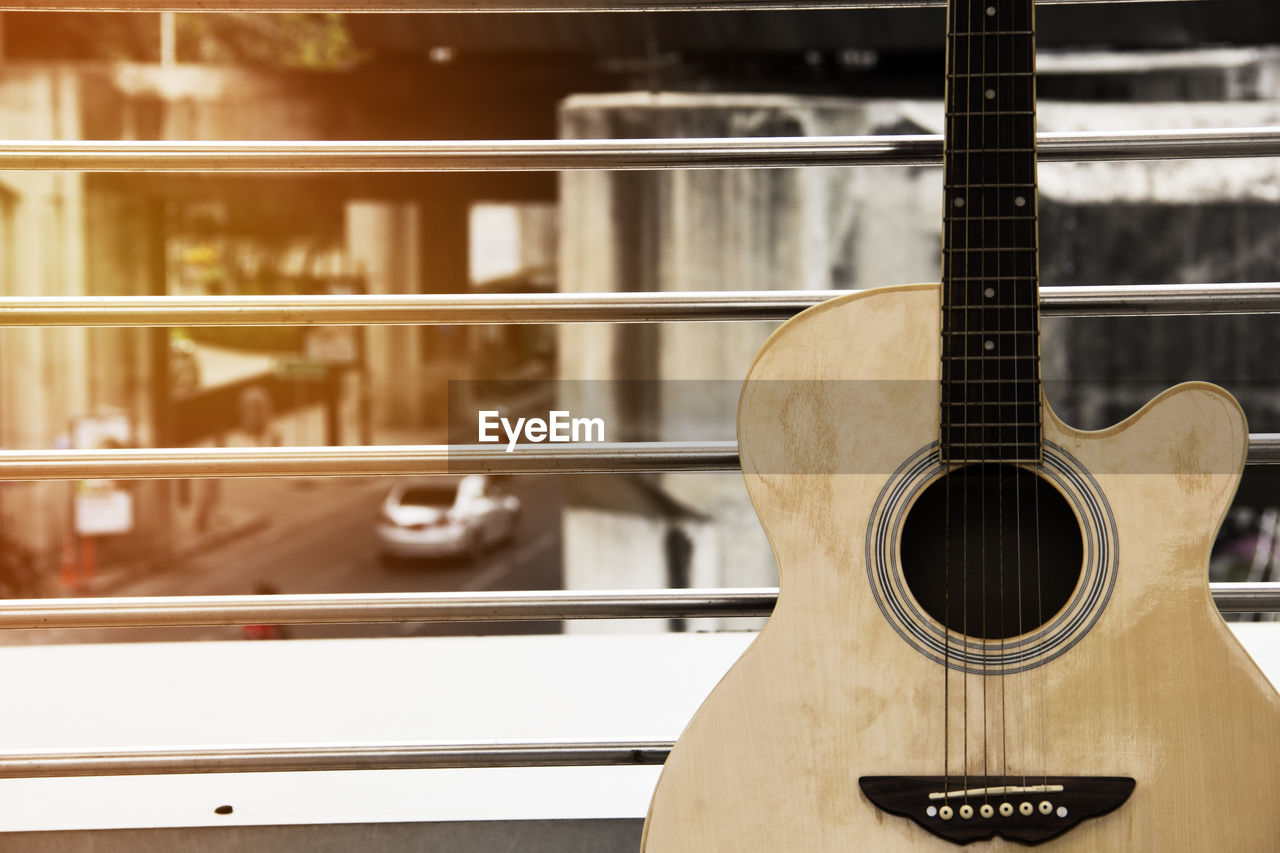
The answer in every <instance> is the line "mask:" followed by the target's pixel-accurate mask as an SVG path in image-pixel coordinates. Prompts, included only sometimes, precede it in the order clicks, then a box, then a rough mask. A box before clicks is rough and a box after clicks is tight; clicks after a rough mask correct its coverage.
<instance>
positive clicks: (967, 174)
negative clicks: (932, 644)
mask: <svg viewBox="0 0 1280 853" xmlns="http://www.w3.org/2000/svg"><path fill="white" fill-rule="evenodd" d="M955 7H956V8H955V16H956V17H955V32H957V33H958V32H959V27H960V3H959V2H957V3H956V4H955ZM958 44H959V36H954V37H953V43H952V47H953V48H954V47H956V46H957V45H958ZM965 62H966V64H970V65H971V64H972V62H973V55H972V52H971V51H970V50H969V45H968V44H967V43H966V45H965ZM966 100H968V99H967V97H966ZM953 106H955V104H953ZM956 112H957V115H956V116H955V119H954V128H955V129H956V130H957V131H958V130H959V128H960V125H961V122H962V117H961V116H960V115H959V112H960V111H959V110H957V111H956ZM965 130H966V135H965V140H964V157H963V160H964V182H963V184H962V186H963V187H964V188H965V189H966V190H968V189H970V186H969V185H970V183H971V178H972V177H973V175H972V173H971V165H972V164H971V163H970V161H969V157H970V154H971V148H972V147H973V146H971V145H970V144H969V138H968V134H967V131H968V127H966V128H965ZM958 135H959V134H958V133H957V136H958ZM959 197H960V198H964V197H965V196H964V195H961V196H959ZM962 221H963V222H964V225H962V226H961V227H962V228H963V229H964V245H965V246H968V245H969V222H970V221H971V219H970V216H969V212H968V211H965V214H964V218H963V220H962ZM953 246H954V240H953ZM955 255H956V253H954V252H953V253H952V254H951V258H952V266H953V269H952V272H955V270H954V264H955ZM964 258H965V264H968V263H970V261H969V255H968V253H966V254H965V255H964ZM967 274H968V271H967V267H966V275H967ZM967 286H968V285H967V284H966V287H967ZM968 302H969V300H968V293H967V291H965V292H964V293H963V304H962V305H961V311H963V312H964V314H963V317H964V326H965V329H966V330H967V329H968V326H969V310H968ZM962 340H963V343H962V345H961V349H960V363H961V369H962V370H963V374H962V375H963V377H964V379H965V380H967V379H968V378H969V346H968V343H969V342H968V336H962ZM962 387H963V388H964V390H965V391H966V392H967V391H968V387H967V382H962ZM965 399H968V394H967V393H966V394H965ZM968 435H969V430H968V426H967V419H966V427H965V431H964V436H965V438H966V439H967V438H968ZM965 456H966V457H967V456H968V452H967V451H965ZM968 478H969V466H968V465H962V466H961V468H960V495H961V500H962V507H963V509H962V513H961V514H962V519H961V530H960V549H961V550H960V574H961V578H960V614H961V634H962V635H963V636H964V638H965V639H964V644H965V655H964V656H962V657H961V666H962V671H963V681H964V696H963V699H964V788H963V790H964V791H965V794H964V803H965V805H968V803H969V794H968V791H969V667H968V663H967V660H966V658H967V653H968V643H969V639H968V638H969V488H968Z"/></svg>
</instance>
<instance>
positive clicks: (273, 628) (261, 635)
mask: <svg viewBox="0 0 1280 853" xmlns="http://www.w3.org/2000/svg"><path fill="white" fill-rule="evenodd" d="M279 592H280V590H279V588H277V587H276V585H275V584H273V583H268V582H267V581H259V582H258V583H256V584H254V585H253V594H254V595H276V594H278V593H279ZM243 632H244V638H245V639H246V640H287V639H289V631H288V629H287V628H286V627H285V626H284V625H245V626H244V628H243Z"/></svg>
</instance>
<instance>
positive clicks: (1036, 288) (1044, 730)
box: [1024, 0, 1049, 786]
mask: <svg viewBox="0 0 1280 853" xmlns="http://www.w3.org/2000/svg"><path fill="white" fill-rule="evenodd" d="M1025 7H1026V10H1027V29H1028V30H1029V31H1030V32H1032V33H1034V32H1035V29H1036V10H1035V4H1034V3H1033V2H1031V0H1026V2H1025ZM1026 47H1027V52H1028V55H1027V56H1025V57H1024V59H1025V60H1026V62H1027V68H1028V70H1030V71H1032V72H1033V73H1032V76H1031V77H1029V78H1028V81H1029V83H1030V86H1031V105H1032V109H1033V110H1034V108H1035V103H1036V89H1037V86H1036V78H1035V74H1034V71H1035V67H1036V43H1035V36H1034V35H1033V36H1032V37H1031V38H1029V39H1027V41H1026ZM1034 116H1035V113H1034V112H1033V113H1032V133H1031V167H1032V169H1033V173H1032V183H1031V190H1030V195H1031V198H1029V199H1027V207H1029V208H1030V210H1031V213H1032V214H1033V215H1037V216H1038V209H1039V205H1040V200H1039V197H1038V196H1039V193H1038V192H1037V189H1036V187H1037V183H1038V178H1039V175H1038V174H1037V173H1038V170H1039V167H1038V166H1037V160H1036V135H1035V127H1034V122H1035V117H1034ZM1033 223H1036V224H1034V225H1033V227H1034V228H1036V229H1037V230H1035V231H1033V232H1032V233H1033V235H1034V237H1035V242H1034V243H1033V248H1034V249H1035V251H1033V252H1032V255H1031V261H1032V264H1033V267H1032V271H1033V272H1034V273H1035V276H1034V277H1033V278H1032V279H1031V282H1032V291H1033V294H1034V297H1035V301H1034V302H1033V303H1032V304H1033V305H1034V306H1035V308H1036V313H1035V314H1033V315H1032V316H1033V317H1034V318H1035V321H1036V328H1037V329H1039V327H1040V315H1039V308H1040V284H1039V273H1040V269H1039V267H1040V252H1039V243H1040V237H1039V231H1038V228H1039V226H1038V220H1033ZM1032 344H1033V346H1035V347H1036V348H1037V349H1036V361H1035V362H1034V363H1033V364H1032V370H1033V371H1035V378H1037V379H1038V378H1039V376H1040V364H1039V346H1040V341H1039V336H1038V335H1037V336H1036V339H1035V340H1033V342H1032ZM1036 395H1037V398H1036V404H1037V405H1039V403H1040V399H1039V397H1040V383H1039V382H1037V383H1036ZM1041 439H1043V436H1041ZM1040 453H1041V458H1040V461H1039V462H1037V463H1036V472H1037V479H1036V489H1035V533H1034V538H1035V543H1036V624H1037V625H1043V624H1044V585H1043V582H1042V579H1041V562H1040V480H1039V478H1040V475H1041V474H1042V473H1043V471H1044V459H1043V455H1042V454H1043V449H1041V451H1040ZM1044 679H1045V676H1044V667H1036V682H1037V686H1038V688H1039V689H1038V691H1037V692H1038V694H1039V700H1040V761H1041V769H1042V771H1043V772H1042V774H1041V775H1042V776H1043V781H1044V784H1045V786H1048V784H1049V748H1048V737H1049V736H1048V722H1047V717H1046V710H1045V705H1046V704H1047V703H1046V702H1045V683H1044Z"/></svg>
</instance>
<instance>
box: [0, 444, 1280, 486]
mask: <svg viewBox="0 0 1280 853" xmlns="http://www.w3.org/2000/svg"><path fill="white" fill-rule="evenodd" d="M1248 463H1249V464H1250V465H1280V433H1253V434H1252V435H1250V436H1249V455H1248ZM739 468H740V466H739V462H738V446H737V442H734V441H705V442H692V441H689V442H685V441H636V442H608V443H600V444H575V445H569V446H567V447H558V448H550V447H547V448H543V447H536V446H531V445H527V444H526V445H519V446H518V447H517V448H516V450H514V451H513V452H510V453H508V452H506V451H505V450H502V449H500V448H494V447H490V446H482V445H458V444H455V445H446V444H422V445H385V446H365V447H193V448H154V449H153V448H144V449H136V448H129V449H123V450H0V481H4V480H82V479H108V480H157V479H160V480H163V479H170V478H174V477H184V478H186V477H201V478H205V477H357V476H369V475H387V476H402V475H420V474H599V473H618V472H630V473H639V472H647V473H674V472H681V471H736V470H739Z"/></svg>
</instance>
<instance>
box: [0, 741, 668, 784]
mask: <svg viewBox="0 0 1280 853" xmlns="http://www.w3.org/2000/svg"><path fill="white" fill-rule="evenodd" d="M671 747H672V743H671V742H670V741H649V740H645V741H526V742H518V743H502V742H496V741H494V742H481V743H418V744H415V743H373V744H324V745H319V744H318V745H314V746H301V745H281V746H228V747H203V748H185V747H184V748H174V749H137V750H122V749H102V750H98V749H95V750H92V751H88V752H79V751H71V750H65V751H64V750H57V751H52V752H40V753H30V752H0V778H5V779H33V778H41V777H52V776H139V775H150V774H170V773H280V772H286V773H287V772H294V771H300V770H425V769H440V768H448V767H558V766H574V767H601V766H616V765H645V764H649V765H653V764H662V763H663V762H664V761H666V759H667V754H668V753H670V751H671Z"/></svg>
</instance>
